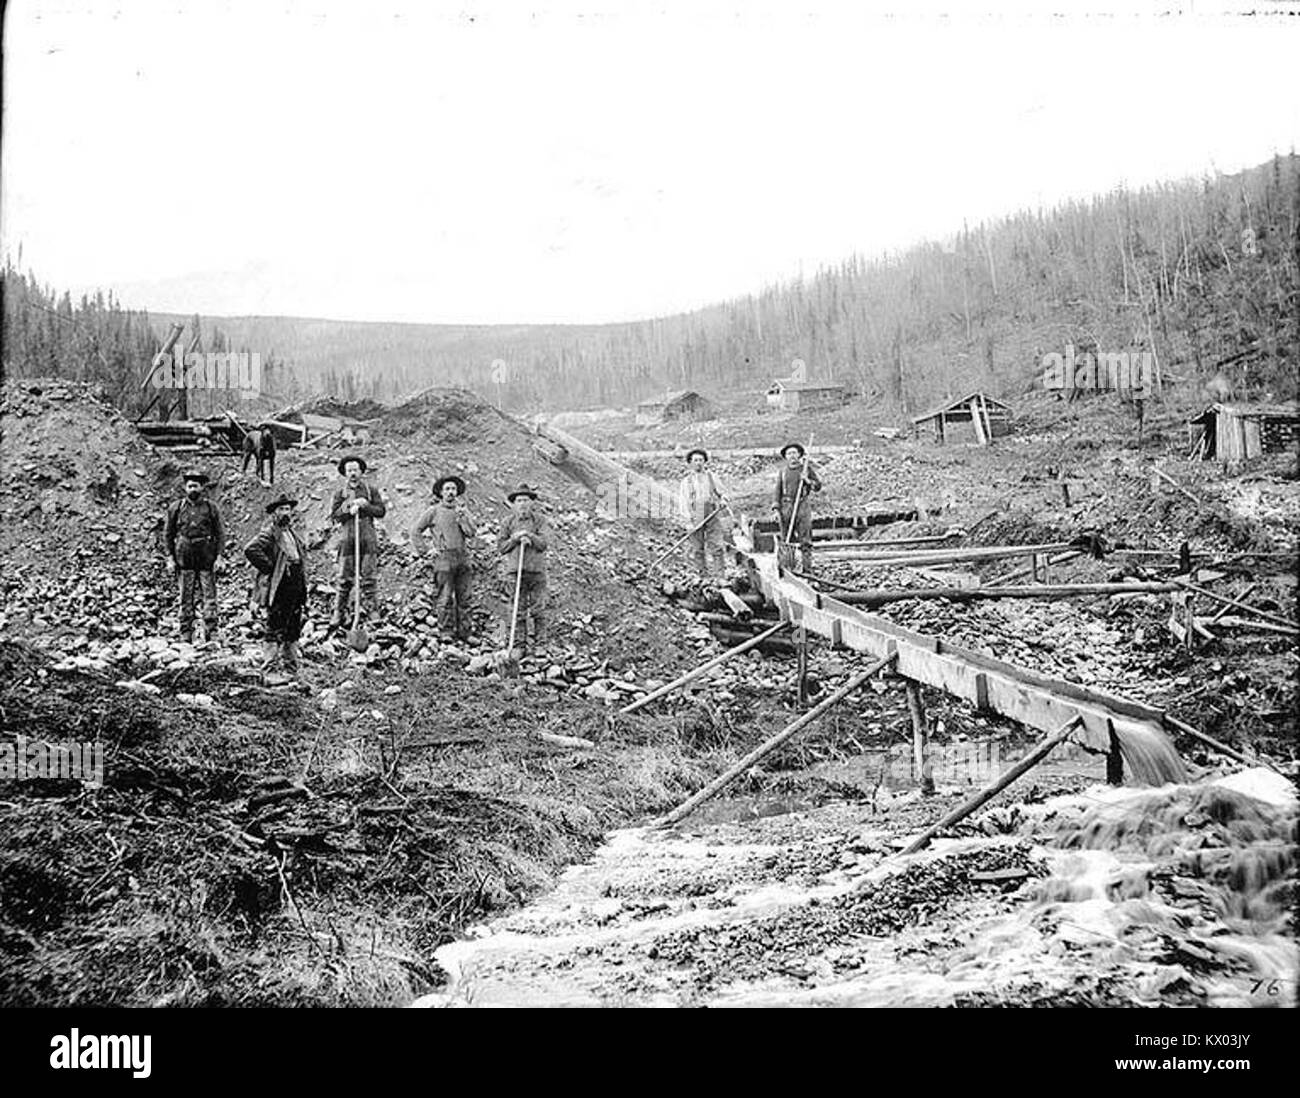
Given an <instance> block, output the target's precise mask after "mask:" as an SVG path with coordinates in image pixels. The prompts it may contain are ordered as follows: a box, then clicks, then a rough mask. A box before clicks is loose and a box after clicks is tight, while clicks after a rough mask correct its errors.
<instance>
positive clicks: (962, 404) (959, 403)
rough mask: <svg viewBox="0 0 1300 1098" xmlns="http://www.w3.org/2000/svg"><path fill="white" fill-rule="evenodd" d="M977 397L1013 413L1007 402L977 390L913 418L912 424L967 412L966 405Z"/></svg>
mask: <svg viewBox="0 0 1300 1098" xmlns="http://www.w3.org/2000/svg"><path fill="white" fill-rule="evenodd" d="M975 397H982V398H983V400H984V403H985V404H987V405H991V406H993V407H994V408H1000V409H1001V410H1002V411H1004V412H1009V411H1011V405H1009V404H1008V403H1007V402H1006V401H1005V400H998V398H997V397H991V396H989V395H988V393H982V392H980V391H979V390H978V389H976V390H975V391H974V392H971V393H967V394H966V395H965V396H963V397H955V398H953V399H951V400H947V401H945V402H944V403H943V404H940V405H937V406H936V407H934V408H931V409H930V410H929V411H928V412H922V413H921V414H920V415H919V416H913V417H912V422H913V423H922V422H924V421H925V420H927V419H934V417H935V416H937V415H942V414H943V413H944V412H955V411H967V410H968V409H967V408H966V405H969V404H970V402H971V401H972V400H973V399H974V398H975Z"/></svg>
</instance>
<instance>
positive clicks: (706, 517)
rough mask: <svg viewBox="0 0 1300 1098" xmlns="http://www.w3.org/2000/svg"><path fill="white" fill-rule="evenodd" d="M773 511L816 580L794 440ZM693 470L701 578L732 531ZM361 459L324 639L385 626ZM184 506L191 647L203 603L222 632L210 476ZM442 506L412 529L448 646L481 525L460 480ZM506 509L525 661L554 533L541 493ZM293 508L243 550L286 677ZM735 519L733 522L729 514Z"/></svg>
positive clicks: (293, 646) (177, 547) (540, 636)
mask: <svg viewBox="0 0 1300 1098" xmlns="http://www.w3.org/2000/svg"><path fill="white" fill-rule="evenodd" d="M781 459H782V464H781V466H780V468H779V469H778V470H777V474H776V482H775V494H774V498H773V507H772V513H773V515H774V516H775V517H776V519H777V520H778V522H779V524H780V529H779V531H778V533H777V546H778V550H779V551H780V552H781V553H782V554H783V555H784V557H785V560H786V561H787V563H790V564H793V548H792V547H793V545H794V544H796V543H797V544H798V546H799V550H800V563H801V567H802V569H803V571H804V572H810V571H811V570H812V498H811V497H812V494H813V493H814V492H820V491H821V490H822V483H821V480H820V478H819V477H818V475H817V471H816V469H814V468H813V466H812V465H811V463H810V462H809V461H808V455H807V453H806V451H805V450H804V447H803V446H802V445H800V444H799V443H797V442H791V443H788V444H787V445H785V446H784V447H782V449H781ZM686 460H687V463H688V465H689V471H688V472H687V474H686V475H685V476H684V477H683V478H682V481H681V488H680V505H681V511H682V514H683V516H684V517H685V520H686V521H687V522H688V523H689V524H690V532H689V533H688V535H687V538H686V541H687V543H688V544H687V550H686V553H687V563H688V564H689V565H691V566H693V567H694V568H695V570H696V571H697V573H698V574H699V576H700V578H701V580H704V581H708V580H710V579H712V578H713V577H714V576H715V575H716V576H718V577H721V576H722V575H723V574H724V573H725V571H726V562H725V558H724V545H725V540H726V534H727V528H728V526H729V524H727V525H725V526H724V522H723V519H722V512H723V511H724V510H725V511H728V512H731V504H730V502H729V501H728V499H727V494H726V492H725V490H724V489H723V487H722V484H721V483H720V482H719V480H718V478H717V476H716V475H715V474H714V473H713V471H712V470H711V469H709V455H708V452H707V451H706V450H704V449H702V448H696V449H693V450H691V451H690V452H689V453H688V454H687V455H686ZM366 469H367V466H366V461H365V459H364V458H363V457H361V456H360V455H356V454H349V455H348V456H347V457H344V458H343V459H342V460H341V461H340V462H339V463H338V470H339V474H340V475H341V476H342V477H343V484H342V485H340V486H339V488H338V490H337V491H336V492H335V493H334V498H333V500H332V503H331V506H330V519H331V521H332V522H333V523H334V524H335V525H337V526H338V527H339V530H340V537H339V541H338V546H337V554H336V565H335V575H334V580H335V586H334V590H335V595H334V611H333V614H332V615H331V616H330V621H329V632H330V633H333V632H334V631H336V630H338V629H341V628H342V627H343V624H344V622H345V621H347V620H348V617H349V610H350V609H351V613H352V616H353V617H354V618H362V619H365V620H366V621H368V622H371V623H375V622H378V621H379V620H380V617H381V608H380V603H379V580H378V575H379V537H378V534H377V532H376V529H375V520H376V519H381V518H383V517H384V516H385V515H386V514H387V512H388V503H387V501H386V500H385V499H384V494H383V492H382V491H381V490H380V489H379V487H378V486H377V485H374V484H371V483H369V482H368V481H367V480H366V479H365V474H366ZM182 481H183V484H184V492H185V494H184V496H183V497H182V498H181V499H179V500H177V501H176V502H174V503H173V504H172V505H171V506H170V507H169V508H168V510H167V520H166V523H165V526H164V535H163V536H164V541H165V544H166V553H167V564H168V568H169V570H170V571H171V572H172V573H173V574H177V573H178V574H179V577H180V634H181V639H182V640H184V641H187V642H192V641H193V639H194V623H195V609H196V602H198V601H200V600H201V602H202V613H203V624H204V635H205V637H206V639H208V640H212V639H213V637H215V635H216V631H217V625H218V621H217V615H218V608H217V583H216V577H217V576H218V575H219V574H220V573H221V572H223V571H224V570H225V567H226V558H225V551H226V531H225V525H224V523H223V521H222V516H221V510H220V508H219V507H218V506H217V504H216V503H215V502H213V501H212V500H210V499H208V498H207V497H206V495H205V489H206V487H207V483H208V477H207V474H205V473H203V472H200V471H198V470H191V471H189V472H187V473H185V475H184V476H183V478H182ZM433 495H434V499H435V502H434V504H433V506H431V507H430V508H429V509H428V510H426V511H425V512H424V514H422V515H421V516H420V518H419V520H418V521H417V522H416V524H415V527H414V528H413V529H412V531H411V543H412V545H418V544H419V543H420V541H421V539H427V542H428V548H429V550H430V552H431V554H432V564H433V574H434V592H435V603H436V609H437V614H438V627H439V630H440V631H441V633H442V635H443V636H444V638H445V639H448V640H451V639H455V640H462V641H463V640H467V639H468V638H469V636H470V634H471V624H472V621H471V609H472V593H473V585H474V566H473V559H472V555H471V552H470V548H471V543H472V540H473V539H474V537H475V536H476V535H477V533H478V524H477V523H476V522H475V520H474V517H473V515H472V514H471V513H470V511H469V508H468V507H467V506H466V503H465V495H466V485H465V481H464V480H463V479H462V478H460V477H458V476H455V475H448V476H443V477H439V478H438V480H436V481H435V482H434V485H433ZM506 499H507V501H508V503H509V504H510V514H508V515H507V516H506V517H505V519H504V520H503V521H502V523H501V526H500V529H499V530H498V534H497V552H498V554H499V556H500V557H501V560H502V565H503V570H504V572H505V574H506V575H507V577H508V578H509V579H510V580H511V581H513V582H512V584H511V591H512V593H513V594H514V600H513V602H512V614H518V621H519V623H520V624H521V625H522V627H523V628H522V632H521V636H522V639H523V645H522V646H523V648H524V650H525V651H531V650H534V649H536V647H538V646H539V645H541V644H542V643H543V641H544V639H545V602H546V551H547V547H548V545H549V543H550V540H551V531H550V525H549V523H548V522H547V520H546V518H545V516H544V515H543V514H542V512H541V511H540V509H538V507H537V492H536V490H535V489H533V488H530V487H529V486H528V485H527V484H521V485H519V487H518V488H516V489H515V490H514V491H512V492H510V493H509V494H508V495H507V496H506ZM297 506H298V501H297V500H295V499H293V498H291V497H290V496H288V495H286V494H285V493H284V492H281V493H280V494H279V495H278V496H277V497H276V498H275V499H273V500H272V501H271V502H270V503H268V504H267V505H266V512H267V516H268V519H267V521H266V523H265V524H264V525H263V526H262V528H261V529H260V530H259V531H258V533H257V534H256V535H255V536H254V537H253V538H252V539H251V540H250V541H249V542H248V543H247V544H246V545H245V546H244V556H245V557H246V558H247V559H248V561H249V563H250V564H252V566H253V567H254V569H256V571H257V581H256V583H255V586H254V590H255V599H256V602H257V604H258V605H259V606H260V607H261V608H263V609H264V610H265V612H266V632H265V658H266V662H267V664H268V666H270V665H272V664H274V663H276V662H279V663H282V664H283V666H284V667H285V669H286V670H289V671H296V670H297V667H298V660H299V654H298V640H299V637H300V636H301V635H302V626H303V620H304V617H305V613H306V607H307V564H306V558H307V549H306V545H305V543H304V542H303V540H302V537H301V536H300V535H299V534H298V533H297V532H296V531H295V530H294V529H293V525H292V521H293V515H294V511H295V509H296V508H297ZM733 514H734V513H733Z"/></svg>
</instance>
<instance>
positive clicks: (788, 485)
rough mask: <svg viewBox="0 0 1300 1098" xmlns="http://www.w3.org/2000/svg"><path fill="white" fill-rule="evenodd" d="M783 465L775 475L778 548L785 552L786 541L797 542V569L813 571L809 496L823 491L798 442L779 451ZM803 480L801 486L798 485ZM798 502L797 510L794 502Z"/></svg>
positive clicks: (810, 503)
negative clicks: (791, 525)
mask: <svg viewBox="0 0 1300 1098" xmlns="http://www.w3.org/2000/svg"><path fill="white" fill-rule="evenodd" d="M781 457H782V458H784V459H785V461H784V464H783V465H782V466H781V468H780V470H779V471H778V472H777V474H776V506H775V507H774V508H773V510H774V511H775V512H776V514H777V517H778V518H779V520H780V522H781V529H780V531H779V532H778V534H777V546H778V547H779V548H780V550H781V551H782V552H785V551H786V548H787V547H786V545H785V539H786V535H787V533H789V536H790V541H791V542H792V543H793V542H794V541H796V540H797V541H798V542H799V558H800V559H799V567H800V569H801V570H802V571H804V572H811V571H812V547H813V539H812V494H813V492H820V491H821V490H822V482H821V480H820V479H819V478H818V476H817V470H816V469H814V468H813V467H812V465H811V464H810V463H809V462H807V461H806V460H805V457H806V455H805V454H804V448H803V447H802V446H801V445H800V444H799V443H797V442H788V443H786V444H785V446H783V447H782V448H781ZM801 481H802V487H800V482H801ZM796 500H798V507H797V508H796V506H795V501H796ZM791 515H794V530H793V531H791V530H790V516H791Z"/></svg>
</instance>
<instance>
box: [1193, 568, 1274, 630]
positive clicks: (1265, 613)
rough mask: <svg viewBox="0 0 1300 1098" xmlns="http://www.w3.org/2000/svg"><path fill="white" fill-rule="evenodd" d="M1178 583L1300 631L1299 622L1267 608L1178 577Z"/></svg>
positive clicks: (1198, 593)
mask: <svg viewBox="0 0 1300 1098" xmlns="http://www.w3.org/2000/svg"><path fill="white" fill-rule="evenodd" d="M1178 584H1179V586H1181V587H1185V588H1186V589H1187V590H1188V591H1191V592H1193V593H1194V594H1197V595H1204V596H1205V597H1206V598H1207V599H1213V600H1214V601H1215V602H1218V603H1222V604H1223V605H1224V606H1233V607H1236V608H1237V609H1238V610H1244V611H1246V613H1248V614H1250V615H1251V616H1252V617H1256V618H1259V619H1261V620H1262V621H1271V622H1272V623H1273V624H1274V625H1284V626H1286V627H1287V628H1288V629H1290V630H1294V631H1296V632H1300V622H1295V621H1292V620H1290V619H1289V618H1283V617H1279V616H1278V615H1277V614H1270V613H1269V612H1268V611H1267V610H1260V609H1257V608H1256V607H1254V606H1250V605H1249V604H1247V603H1244V602H1242V601H1241V600H1240V599H1231V598H1229V597H1228V596H1227V595H1220V594H1218V593H1217V592H1215V591H1211V590H1210V589H1209V588H1208V587H1197V586H1196V585H1195V584H1194V583H1189V582H1188V581H1187V580H1181V579H1180V580H1179V581H1178Z"/></svg>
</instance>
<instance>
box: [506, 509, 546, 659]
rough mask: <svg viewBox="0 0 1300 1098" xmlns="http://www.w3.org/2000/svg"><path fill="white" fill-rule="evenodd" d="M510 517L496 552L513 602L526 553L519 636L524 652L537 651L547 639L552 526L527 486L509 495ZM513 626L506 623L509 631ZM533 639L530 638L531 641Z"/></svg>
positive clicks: (521, 592) (520, 589)
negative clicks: (545, 611)
mask: <svg viewBox="0 0 1300 1098" xmlns="http://www.w3.org/2000/svg"><path fill="white" fill-rule="evenodd" d="M506 500H507V501H508V502H509V504H510V508H511V514H509V515H508V516H507V517H506V519H505V521H504V522H503V523H501V530H500V532H499V533H498V535H497V550H498V551H499V552H500V553H501V556H502V561H503V563H504V565H505V574H506V578H507V579H508V580H509V581H510V600H511V604H512V605H513V602H514V597H515V578H516V575H517V574H518V568H519V554H521V553H522V554H523V561H524V570H523V576H522V582H521V585H520V588H519V591H520V594H519V622H520V625H519V633H520V634H521V635H522V637H523V649H524V651H525V652H527V653H530V654H531V653H532V652H534V651H536V649H537V648H538V647H540V646H541V644H542V642H543V640H544V637H545V621H544V617H543V607H544V603H545V600H546V557H545V553H546V546H547V543H548V542H549V540H550V536H551V527H550V523H548V522H547V521H546V519H545V518H544V517H543V516H542V514H541V512H539V511H537V510H536V509H535V505H536V503H537V493H536V492H535V491H534V490H533V489H532V488H530V487H528V485H527V484H521V485H520V486H519V487H518V488H516V489H515V490H514V491H513V492H511V493H510V494H509V495H508V496H506ZM509 629H510V623H509V622H506V630H507V632H509ZM530 638H531V639H530Z"/></svg>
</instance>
